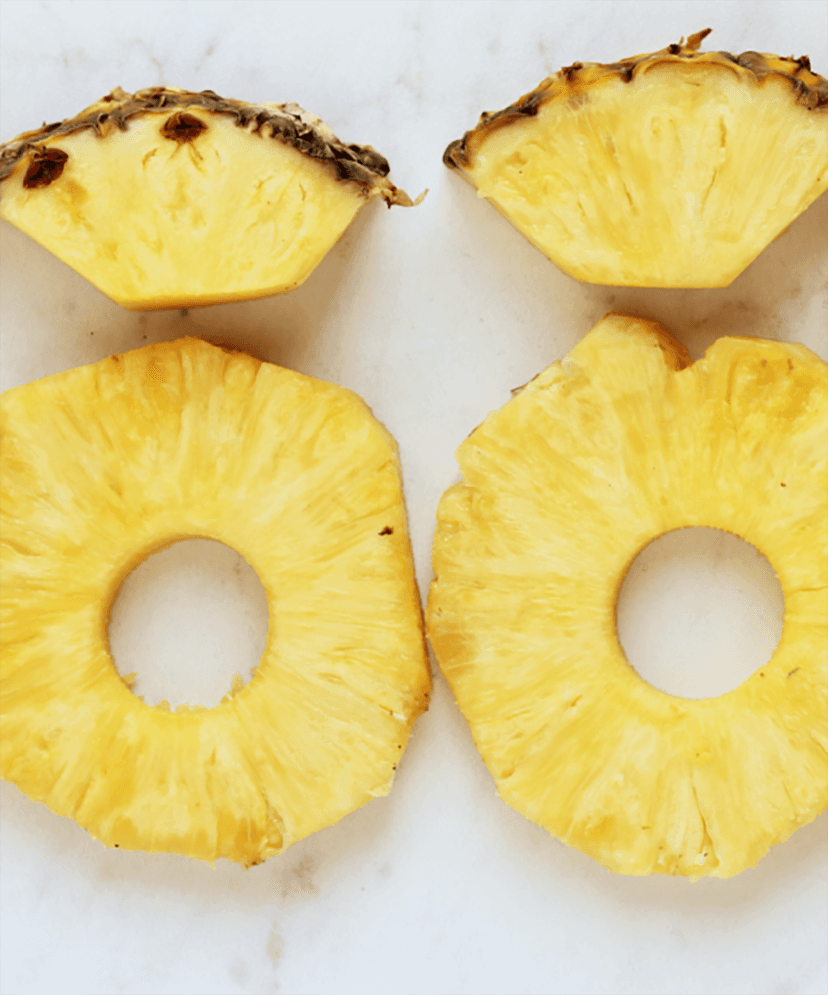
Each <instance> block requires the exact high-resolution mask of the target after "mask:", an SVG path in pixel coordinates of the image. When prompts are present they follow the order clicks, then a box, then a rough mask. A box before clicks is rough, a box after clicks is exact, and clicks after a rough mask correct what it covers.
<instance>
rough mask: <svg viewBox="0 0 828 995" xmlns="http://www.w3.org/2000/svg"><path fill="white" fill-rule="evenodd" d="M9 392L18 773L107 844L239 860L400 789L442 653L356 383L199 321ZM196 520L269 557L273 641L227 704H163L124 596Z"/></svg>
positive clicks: (8, 632)
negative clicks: (284, 365)
mask: <svg viewBox="0 0 828 995" xmlns="http://www.w3.org/2000/svg"><path fill="white" fill-rule="evenodd" d="M44 412H48V413H49V416H48V418H46V417H44ZM0 415H1V416H2V431H3V436H2V449H0V457H1V458H2V498H3V502H2V535H0V540H1V541H0V553H2V569H3V577H4V583H3V587H2V592H0V596H2V602H3V612H2V619H1V620H0V625H1V626H2V628H0V633H2V654H0V716H1V717H2V723H3V736H2V738H1V739H0V773H2V776H3V777H5V778H7V779H9V780H11V781H14V782H15V783H16V784H17V785H18V787H20V788H21V790H23V791H25V792H26V793H27V794H28V795H29V796H30V797H32V798H34V799H36V800H38V801H42V802H45V803H46V804H47V805H48V806H49V807H50V808H51V809H52V810H53V811H55V812H58V813H59V814H61V815H67V816H70V817H72V818H75V819H76V820H77V821H78V822H79V823H80V824H81V825H83V826H85V827H86V828H87V829H88V830H89V832H90V833H92V835H94V836H95V837H97V838H98V839H100V840H101V841H103V842H104V843H106V844H107V845H108V846H119V847H122V848H133V849H142V850H148V851H151V852H152V851H170V852H178V853H184V854H187V855H189V856H193V857H198V858H200V859H203V860H207V861H210V862H212V861H215V860H216V859H217V858H219V857H227V858H228V859H230V860H234V861H238V862H241V863H243V864H245V865H248V866H249V865H251V864H254V863H259V862H261V861H262V860H264V859H266V858H267V857H269V856H271V855H272V854H274V853H278V852H280V851H281V850H282V849H284V848H285V847H286V846H288V845H290V844H291V843H293V842H295V841H296V840H298V839H301V838H303V837H304V836H306V835H308V834H309V833H310V832H313V831H314V830H315V829H317V828H320V827H321V826H324V825H329V824H331V823H333V822H336V821H337V820H338V819H340V818H341V817H342V816H343V815H345V814H346V813H347V812H349V811H351V810H352V809H354V808H356V807H357V806H359V805H361V804H363V803H364V802H365V801H367V800H369V799H370V798H372V797H376V796H378V795H381V794H385V793H386V792H387V791H388V790H389V788H390V785H391V782H392V780H393V772H394V769H395V767H396V764H397V762H398V759H399V757H400V755H401V749H402V747H403V746H404V745H405V742H406V740H407V738H408V736H409V734H410V731H411V727H412V725H413V722H414V720H415V719H416V717H417V715H418V714H420V712H422V711H423V710H424V708H425V707H426V702H427V697H428V689H429V684H430V677H429V672H428V665H427V662H426V657H425V651H424V642H423V634H422V625H421V619H420V609H419V600H418V595H417V591H416V586H415V583H414V575H413V567H412V563H411V555H410V547H409V542H408V536H407V525H406V518H405V511H404V506H403V501H402V491H401V485H400V477H399V467H398V461H397V455H396V447H395V444H394V442H393V440H392V439H391V437H390V436H389V435H388V433H387V432H386V431H385V429H383V427H382V426H381V425H380V424H379V423H378V422H376V421H375V420H374V419H373V417H372V416H371V414H370V411H369V409H368V408H367V407H366V406H365V404H364V403H363V402H362V401H360V400H359V399H358V398H357V397H356V396H355V395H353V394H351V393H350V392H349V391H347V390H344V389H342V388H338V387H335V386H333V385H330V384H325V383H322V382H320V381H316V380H313V379H311V378H309V377H303V376H301V375H300V374H296V373H292V372H289V371H287V370H283V369H280V368H279V367H276V366H273V365H271V364H266V363H259V362H258V361H256V360H254V359H252V358H251V357H248V356H243V355H241V354H230V353H227V352H225V351H223V350H221V349H218V348H215V347H213V346H210V345H208V344H207V343H204V342H200V341H199V340H195V339H186V340H181V341H179V342H174V343H167V344H162V345H157V346H150V347H146V348H144V349H140V350H137V351H135V352H131V353H126V354H124V355H121V356H114V357H112V358H111V359H108V360H105V361H104V362H102V363H99V364H96V365H93V366H88V367H83V368H80V369H77V370H71V371H69V372H67V373H63V374H59V375H56V376H53V377H49V378H46V379H45V380H41V381H38V382H36V383H33V384H29V385H27V386H25V387H20V388H16V389H14V390H11V391H8V392H6V394H4V396H3V398H2V403H0ZM387 530H391V531H390V532H389V531H387ZM198 535H202V536H208V537H210V538H214V539H217V540H219V541H222V542H225V543H227V544H228V545H230V546H232V547H233V548H235V549H238V550H239V552H241V553H242V555H244V556H245V557H246V559H247V560H248V562H250V563H251V565H252V566H253V567H254V569H256V570H257V572H258V574H259V576H260V578H261V579H262V581H263V583H264V585H265V588H266V591H267V596H268V602H269V605H270V611H271V625H270V631H269V636H268V643H267V647H266V649H265V652H264V655H263V657H262V660H261V662H260V664H259V666H258V668H257V670H256V672H255V674H254V676H253V678H252V679H251V681H250V682H249V684H248V685H246V686H245V687H243V688H242V689H241V690H239V691H237V692H236V693H231V694H230V695H228V697H227V698H226V699H225V701H224V702H223V703H222V704H220V705H218V706H217V707H216V708H213V709H210V710H201V711H197V710H194V711H189V710H184V711H181V712H171V711H169V710H166V711H165V710H162V709H161V708H160V707H158V708H150V707H149V706H147V705H145V704H143V703H142V702H141V701H140V700H139V699H138V698H137V697H136V696H135V695H134V694H132V692H131V691H130V690H129V689H128V687H127V686H126V684H125V683H124V681H123V680H122V679H121V678H120V677H119V675H118V673H117V671H116V670H115V667H114V665H113V663H112V659H111V656H110V654H109V650H108V644H107V637H106V623H107V616H108V610H109V606H110V604H111V602H112V600H113V599H114V597H115V595H116V593H117V590H118V587H119V585H120V583H121V581H122V580H123V578H124V577H125V576H126V575H127V574H128V573H129V571H130V570H131V569H132V568H133V567H134V566H135V565H136V564H137V563H138V562H139V561H140V560H141V559H142V558H143V557H144V556H146V555H148V553H149V552H152V551H154V550H156V549H158V548H161V547H162V546H164V545H167V544H169V543H170V542H173V541H175V540H177V539H179V538H185V537H188V536H198Z"/></svg>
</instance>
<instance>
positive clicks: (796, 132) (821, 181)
mask: <svg viewBox="0 0 828 995" xmlns="http://www.w3.org/2000/svg"><path fill="white" fill-rule="evenodd" d="M707 34H708V32H707V31H703V32H700V33H699V34H697V35H693V36H692V37H691V38H690V39H688V41H687V43H686V44H684V43H683V42H682V43H681V44H677V45H670V46H669V47H668V48H665V49H663V50H661V51H659V52H654V53H651V54H648V55H641V56H635V57H633V58H629V59H624V60H622V61H620V62H617V63H613V64H611V65H601V64H598V63H580V62H579V63H575V64H574V65H572V66H569V67H567V68H565V69H562V70H561V71H560V72H558V73H557V74H555V75H554V76H551V77H549V78H548V79H546V80H544V81H543V82H542V83H541V84H540V85H539V86H538V87H537V89H535V90H534V91H532V92H531V93H529V94H527V95H525V96H524V97H522V98H521V99H520V100H518V101H516V102H515V103H514V104H512V105H511V106H509V107H507V108H506V109H505V110H503V111H500V112H497V113H494V114H489V113H485V114H483V115H482V117H481V118H480V122H479V124H478V125H477V127H476V128H474V129H473V130H472V131H470V132H467V133H466V135H465V136H464V137H463V138H462V139H460V140H458V141H456V142H452V143H451V144H450V145H449V146H448V148H447V149H446V152H445V156H444V162H445V163H446V164H447V165H448V166H450V167H453V168H455V169H457V170H458V171H459V172H460V174H461V175H462V176H463V177H464V178H465V179H467V180H468V181H469V182H471V183H472V184H473V185H474V186H475V187H476V188H477V191H478V195H479V196H480V197H485V198H486V199H487V200H489V201H490V202H491V203H492V204H493V205H494V206H495V207H496V208H497V209H498V210H499V211H501V212H502V213H503V214H504V215H505V216H506V217H507V218H508V219H509V221H511V222H512V224H513V225H515V227H516V228H517V229H518V230H519V231H521V232H522V233H523V234H524V235H525V236H526V237H527V238H528V239H529V241H531V242H532V243H533V244H534V245H535V246H536V247H537V248H539V249H540V250H541V252H543V253H544V254H545V255H546V256H548V258H549V259H551V260H552V261H553V262H554V263H555V264H556V265H557V266H558V267H559V268H560V269H561V270H563V272H564V273H567V274H569V275H570V276H572V277H575V279H578V280H583V281H585V282H587V283H599V284H611V285H618V286H639V287H724V286H727V285H728V284H730V283H731V282H732V281H733V280H734V279H735V278H736V277H737V276H738V275H739V274H740V273H741V272H742V270H744V269H745V267H746V266H748V264H749V263H750V262H752V260H753V259H754V258H755V257H756V256H757V255H759V253H760V252H761V251H762V250H763V249H764V248H765V247H766V246H767V245H768V244H769V243H770V242H771V241H772V240H773V239H774V238H776V237H777V236H778V235H780V234H781V233H782V232H783V231H784V230H785V229H786V228H787V227H788V225H790V223H791V222H792V221H793V220H794V219H795V218H796V217H797V216H798V215H799V214H801V213H802V211H804V210H805V208H806V207H808V205H809V204H811V203H812V202H813V201H814V200H815V199H816V198H817V197H818V196H819V195H820V194H821V193H823V192H824V190H825V189H826V186H828V82H826V80H824V79H823V78H822V77H821V76H818V75H817V74H816V73H814V72H812V71H811V68H810V62H809V61H808V59H807V57H805V56H803V57H802V58H800V59H794V58H793V57H791V58H788V59H784V58H780V57H779V56H776V55H769V54H760V53H758V52H745V53H743V54H742V55H740V56H733V55H731V54H730V53H728V52H707V53H701V52H699V51H698V48H699V46H700V44H701V41H702V40H703V38H704V37H705V36H706V35H707Z"/></svg>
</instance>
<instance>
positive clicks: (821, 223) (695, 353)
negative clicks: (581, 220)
mask: <svg viewBox="0 0 828 995" xmlns="http://www.w3.org/2000/svg"><path fill="white" fill-rule="evenodd" d="M826 231H828V196H826V195H825V194H823V195H822V196H821V197H819V198H818V199H817V200H816V201H815V202H814V203H813V204H812V205H811V206H810V207H809V208H808V209H807V210H806V211H804V212H803V213H802V214H801V215H800V216H799V217H798V218H796V220H795V221H793V222H792V223H791V225H790V226H789V227H788V229H787V230H786V231H784V232H783V233H782V234H781V235H780V236H779V237H778V238H777V239H776V240H775V241H773V242H771V244H770V245H769V246H768V247H767V248H766V249H765V250H764V251H763V252H761V253H760V254H759V255H758V256H757V257H756V259H754V261H753V262H752V263H751V264H750V266H748V267H747V269H746V270H744V272H743V273H741V274H740V275H739V276H738V277H737V278H736V279H735V280H734V281H733V283H731V285H730V286H729V287H720V288H715V289H705V290H665V289H649V288H640V287H596V288H595V290H596V291H598V292H599V301H600V303H599V306H598V307H597V308H596V310H595V312H594V318H595V320H596V321H597V320H598V318H600V317H601V315H602V314H603V313H604V312H605V311H608V310H612V311H621V312H623V313H624V314H632V315H634V316H636V317H641V318H650V319H653V318H654V319H656V320H657V321H660V322H662V323H663V324H664V325H666V326H667V328H668V329H670V331H672V332H673V333H674V334H675V335H676V336H677V337H678V338H679V339H680V340H681V341H682V342H683V343H684V344H685V345H686V346H687V349H688V351H689V352H690V355H691V357H692V358H693V359H694V360H695V359H699V358H700V357H701V356H702V355H704V353H705V351H706V350H707V349H709V348H710V346H711V345H712V344H713V343H714V342H715V341H716V339H718V338H720V337H721V336H724V335H731V336H732V335H739V336H749V337H752V338H774V339H778V340H780V341H783V342H801V341H802V328H801V327H800V326H799V325H797V324H796V323H795V320H794V317H793V315H794V314H795V313H796V303H797V302H798V301H799V302H800V303H801V302H802V301H805V300H807V299H809V298H815V299H816V298H818V297H819V296H820V295H823V296H824V294H825V286H826V281H828V243H826V241H825V232H826ZM804 344H805V345H808V346H809V348H811V349H814V350H815V351H818V352H820V354H821V355H822V357H823V358H824V359H828V351H826V347H828V340H826V338H825V336H824V333H823V336H822V339H821V340H820V339H819V338H816V337H815V338H814V340H813V341H809V342H805V343H804ZM820 350H821V351H820Z"/></svg>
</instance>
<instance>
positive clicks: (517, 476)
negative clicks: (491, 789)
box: [426, 314, 828, 879]
mask: <svg viewBox="0 0 828 995" xmlns="http://www.w3.org/2000/svg"><path fill="white" fill-rule="evenodd" d="M671 342H672V348H671V347H670V343H671ZM780 425H781V426H782V428H780ZM716 426H718V428H717V427H716ZM826 432H828V368H826V365H825V364H824V363H823V362H822V361H821V360H820V359H819V358H818V357H816V356H815V355H814V354H813V353H811V352H810V351H809V350H807V349H806V348H805V347H803V346H796V345H789V344H784V343H778V342H767V341H763V340H752V339H738V338H724V339H720V340H718V341H717V342H716V343H715V344H714V345H713V346H712V347H711V348H710V349H709V350H708V352H707V354H706V356H705V357H704V358H703V359H700V360H698V361H697V362H695V363H690V362H689V357H688V356H687V354H686V350H684V347H683V346H681V344H680V343H678V342H677V341H676V340H674V339H671V338H670V336H669V333H667V332H666V330H664V329H663V328H661V327H660V326H658V325H657V323H655V322H649V321H645V320H643V319H637V318H630V317H626V316H623V315H615V314H610V315H607V316H606V317H605V318H604V319H602V321H601V322H599V323H598V325H596V326H595V328H594V329H593V330H592V331H591V332H590V333H588V335H587V336H586V337H585V338H584V339H583V340H582V342H581V343H580V344H579V345H577V346H576V347H575V348H574V349H573V350H572V351H571V352H570V353H569V355H568V356H567V357H565V358H564V360H562V361H559V362H557V363H553V364H552V366H550V367H549V368H548V369H547V370H545V371H544V372H543V373H541V374H540V375H539V376H538V377H536V378H535V379H534V380H533V381H531V382H530V383H529V384H528V385H527V386H526V387H525V388H524V389H523V391H522V392H521V393H519V394H518V395H517V397H515V398H514V399H513V400H512V401H510V402H509V403H507V404H506V405H505V406H504V407H503V408H501V409H499V410H498V411H495V412H493V413H492V414H490V415H489V416H488V417H487V419H486V420H485V421H484V422H483V423H482V424H481V425H480V426H479V427H478V428H477V429H475V431H474V432H472V434H471V435H470V436H469V438H468V439H467V440H466V441H465V442H464V443H463V444H462V445H461V446H460V448H459V450H458V461H459V463H460V468H461V474H462V479H463V482H462V483H460V484H457V485H454V486H453V487H452V488H450V489H449V490H448V491H447V492H446V494H445V495H444V496H443V499H442V500H441V502H440V506H439V510H438V524H437V530H436V533H435V539H434V549H433V567H434V575H435V579H434V581H433V582H432V586H431V590H430V593H429V598H428V605H427V609H426V632H427V635H428V638H429V640H430V642H431V644H432V647H433V649H434V651H435V655H436V657H437V660H438V661H439V663H440V666H441V669H442V671H443V673H444V675H445V677H446V679H447V681H448V683H449V685H450V687H451V689H452V691H453V693H454V695H455V698H456V700H457V703H458V705H459V707H460V709H461V711H462V712H463V714H464V715H465V717H466V720H467V722H468V724H469V726H470V729H471V732H472V736H473V738H474V740H475V743H476V745H477V748H478V750H479V751H480V753H481V755H482V757H483V759H484V761H485V762H486V764H487V766H488V767H489V769H490V771H491V773H492V774H493V776H494V779H495V782H496V785H497V788H498V791H499V793H500V795H501V797H502V799H503V800H504V801H506V802H507V803H508V804H510V805H511V806H512V807H514V808H515V809H517V811H519V812H521V813H522V814H523V815H525V816H527V817H528V818H530V819H532V820H533V821H535V822H537V823H539V824H540V825H541V826H543V827H544V828H546V829H547V830H548V831H549V832H550V833H551V834H552V835H554V836H557V837H558V838H560V839H561V840H563V841H564V842H565V843H567V844H569V845H571V846H573V847H575V848H577V849H579V850H581V851H582V852H584V853H586V854H589V855H590V856H592V857H593V858H595V859H596V860H598V861H599V862H600V863H602V864H604V865H605V866H606V867H608V868H610V869H611V870H614V871H617V872H620V873H626V874H639V875H640V874H649V873H664V874H673V875H676V874H678V875H682V876H686V877H689V878H691V879H696V878H698V877H701V876H705V875H710V876H716V877H730V876H732V875H734V874H737V873H739V872H740V871H742V870H744V869H745V868H747V867H750V866H753V865H754V864H755V863H756V862H757V861H758V860H759V859H760V857H761V856H762V855H763V854H764V853H765V852H767V850H768V849H769V848H770V847H771V846H773V845H774V844H776V843H778V842H781V841H782V840H784V839H786V838H787V837H788V836H789V835H790V834H791V833H792V832H793V831H794V830H795V829H796V828H798V826H800V825H804V824H805V823H807V822H809V821H811V820H812V819H813V818H815V817H816V815H818V814H819V813H820V812H821V811H822V810H823V809H824V808H825V807H826V804H828V790H826V783H828V756H827V754H828V729H827V728H826V726H828V722H826V715H827V714H828V576H826V574H827V573H828V564H826V562H825V557H824V555H823V554H824V550H825V549H826V548H828V496H827V495H828V457H826V454H825V451H824V440H825V436H826ZM694 525H696V526H707V527H713V528H719V529H722V530H724V531H727V532H731V533H733V534H735V535H738V536H740V537H741V538H743V539H746V540H747V541H748V542H751V543H752V544H753V545H754V546H756V547H757V548H758V549H759V550H760V551H761V552H762V553H764V555H765V556H766V557H767V558H768V559H769V561H770V562H771V564H772V566H773V567H774V569H775V570H776V571H777V573H778V576H779V580H780V584H781V586H782V590H783V593H784V596H785V622H784V627H783V633H782V638H781V640H780V642H779V645H778V646H777V649H776V651H775V652H774V654H773V657H772V658H771V660H770V661H769V662H768V664H767V665H766V666H764V667H760V668H759V669H758V670H757V671H756V672H755V673H754V674H753V675H752V676H751V677H750V678H748V680H747V681H745V682H744V683H743V684H741V685H739V686H738V687H737V688H735V689H734V690H732V691H730V692H728V693H727V694H724V695H721V696H719V697H717V698H711V699H700V700H698V701H694V700H687V699H682V698H676V697H673V696H671V695H668V694H665V693H664V692H661V691H660V690H657V689H655V688H653V687H651V686H650V685H649V684H647V683H646V682H645V681H643V679H641V678H640V677H639V676H638V674H637V673H636V672H635V671H634V669H633V668H632V667H631V666H630V664H629V663H628V662H627V660H626V657H625V656H624V653H623V650H622V649H621V646H620V643H619V642H618V637H617V632H616V628H615V605H616V603H617V596H618V591H619V590H620V586H621V583H622V582H623V578H624V576H625V575H626V572H627V570H628V569H629V566H630V565H631V563H632V561H633V560H634V559H635V557H636V556H637V555H638V552H639V551H640V550H641V549H642V548H643V547H644V546H646V545H647V544H648V543H649V542H650V541H652V540H653V539H655V538H657V537H658V536H659V535H663V534H664V533H665V532H668V531H671V530H673V529H676V528H683V527H690V526H694Z"/></svg>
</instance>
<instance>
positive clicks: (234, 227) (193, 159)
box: [0, 87, 422, 310]
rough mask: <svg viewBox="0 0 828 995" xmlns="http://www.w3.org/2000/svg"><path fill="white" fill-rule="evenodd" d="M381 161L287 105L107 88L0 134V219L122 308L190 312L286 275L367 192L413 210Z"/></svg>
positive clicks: (276, 283) (303, 270) (295, 277)
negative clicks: (91, 99) (97, 96)
mask: <svg viewBox="0 0 828 995" xmlns="http://www.w3.org/2000/svg"><path fill="white" fill-rule="evenodd" d="M388 173H389V166H388V162H387V160H386V159H385V158H384V157H383V156H381V155H380V154H379V153H377V152H376V151H375V150H374V149H373V148H372V147H371V146H369V145H356V144H346V143H344V142H342V141H340V139H339V138H337V136H336V135H335V134H334V133H333V132H332V131H331V130H330V128H328V127H327V126H326V125H325V124H324V122H323V121H321V120H320V119H319V118H318V117H316V116H315V115H313V114H311V113H309V112H307V111H305V110H303V109H302V108H301V107H299V105H298V104H292V103H287V104H275V103H262V104H249V103H245V102H243V101H240V100H229V99H226V98H223V97H219V96H218V95H217V94H215V93H214V92H213V91H211V90H204V91H201V92H191V91H187V90H182V89H176V88H171V87H151V88H148V89H145V90H139V91H137V92H136V93H134V94H130V93H126V92H125V91H124V90H122V89H120V88H119V87H118V88H116V89H114V90H113V91H112V92H111V93H110V94H108V95H107V96H105V97H103V98H102V99H101V100H99V101H97V102H96V103H94V104H92V105H91V106H90V107H87V108H86V109H85V110H83V111H81V112H80V113H79V114H77V115H75V116H74V117H72V118H68V119H67V120H65V121H60V122H55V123H53V124H50V125H44V126H43V127H42V128H40V129H37V130H35V131H30V132H26V133H24V134H22V135H19V136H18V137H17V138H16V139H13V140H12V141H10V142H7V143H5V144H4V145H0V217H2V218H4V219H5V220H7V221H9V222H10V223H12V224H13V225H15V226H16V227H17V228H19V229H20V230H21V231H23V232H24V233H26V234H27V235H29V236H30V237H32V238H34V239H35V240H36V241H37V242H39V243H40V244H41V245H43V246H44V247H45V248H46V249H48V250H49V251H50V252H52V253H53V254H54V255H56V256H57V257H58V258H59V259H61V260H62V261H63V262H65V263H67V264H68V265H69V266H71V267H72V268H73V269H75V270H76V271H77V272H78V273H80V275H81V276H83V277H85V278H86V279H87V280H89V281H90V282H91V283H93V284H94V285H95V286H96V287H98V289H99V290H101V291H102V292H103V293H105V294H107V296H109V297H110V298H111V299H112V300H114V301H116V303H118V304H120V305H122V306H123V307H126V308H129V309H132V310H150V309H156V308H187V307H194V306H199V305H207V304H214V303H222V302H227V301H240V300H249V299H255V298H259V297H265V296H269V295H272V294H277V293H285V292H288V291H290V290H293V289H295V288H296V287H298V286H299V285H300V284H301V283H302V282H304V280H305V279H306V278H307V277H308V276H309V275H310V273H311V272H312V271H313V269H314V268H315V267H316V266H317V265H318V263H319V262H320V261H321V260H322V258H323V257H324V256H325V254H326V253H327V252H328V251H329V250H330V249H331V248H332V247H333V245H334V244H335V243H336V242H337V241H338V240H339V239H340V238H341V237H342V235H343V234H344V232H345V230H346V229H347V227H348V226H349V225H350V223H351V221H352V220H353V219H354V217H355V216H356V214H357V213H358V211H359V210H360V209H361V208H362V207H363V206H364V205H365V204H366V203H368V201H370V200H372V199H374V198H376V197H380V198H381V199H382V200H383V201H384V202H385V203H386V204H387V205H388V206H389V207H390V206H392V205H394V204H397V205H401V206H412V201H411V199H410V198H409V197H408V195H407V194H406V193H405V192H404V191H402V190H400V189H398V188H397V187H395V186H394V184H393V183H391V181H390V180H389V179H388ZM420 199H422V198H418V200H417V201H416V203H419V200H420Z"/></svg>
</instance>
